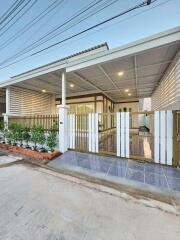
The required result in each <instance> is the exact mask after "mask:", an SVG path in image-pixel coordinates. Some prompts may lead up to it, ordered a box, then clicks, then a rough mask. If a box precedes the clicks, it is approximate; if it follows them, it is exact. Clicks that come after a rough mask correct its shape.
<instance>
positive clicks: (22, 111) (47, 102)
mask: <svg viewBox="0 0 180 240" xmlns="http://www.w3.org/2000/svg"><path fill="white" fill-rule="evenodd" d="M8 91H9V93H8V101H9V105H8V106H9V109H8V113H9V114H12V115H19V116H22V115H34V114H53V113H54V110H55V101H54V97H53V96H52V95H50V94H47V93H41V92H36V91H33V90H29V89H24V88H18V87H9V90H8Z"/></svg>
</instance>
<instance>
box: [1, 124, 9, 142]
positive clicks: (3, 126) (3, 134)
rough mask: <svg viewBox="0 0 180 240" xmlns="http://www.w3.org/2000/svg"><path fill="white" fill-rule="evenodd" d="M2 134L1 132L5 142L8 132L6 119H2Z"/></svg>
mask: <svg viewBox="0 0 180 240" xmlns="http://www.w3.org/2000/svg"><path fill="white" fill-rule="evenodd" d="M0 134H1V138H2V139H3V142H5V140H6V134H7V127H6V123H5V122H4V121H0Z"/></svg>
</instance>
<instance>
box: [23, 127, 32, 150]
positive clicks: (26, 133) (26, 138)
mask: <svg viewBox="0 0 180 240" xmlns="http://www.w3.org/2000/svg"><path fill="white" fill-rule="evenodd" d="M30 139H31V135H30V129H29V128H27V127H25V128H24V130H23V140H24V141H25V143H26V147H28V146H29V141H30Z"/></svg>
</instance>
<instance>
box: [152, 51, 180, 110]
mask: <svg viewBox="0 0 180 240" xmlns="http://www.w3.org/2000/svg"><path fill="white" fill-rule="evenodd" d="M152 110H180V50H179V51H178V53H177V55H176V56H175V58H174V59H173V62H172V63H171V64H170V66H169V68H168V69H167V71H166V72H165V74H164V76H163V77H162V79H161V81H160V84H159V86H158V87H157V88H156V89H155V91H154V93H153V94H152Z"/></svg>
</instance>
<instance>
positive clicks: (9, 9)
mask: <svg viewBox="0 0 180 240" xmlns="http://www.w3.org/2000/svg"><path fill="white" fill-rule="evenodd" d="M18 1H19V0H16V1H15V2H13V4H12V5H11V6H10V7H9V8H8V9H7V10H6V11H5V13H3V15H2V16H1V17H0V20H1V19H3V18H4V17H5V16H6V15H7V14H8V13H9V11H11V9H12V8H13V7H14V6H15V5H16V3H18Z"/></svg>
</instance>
